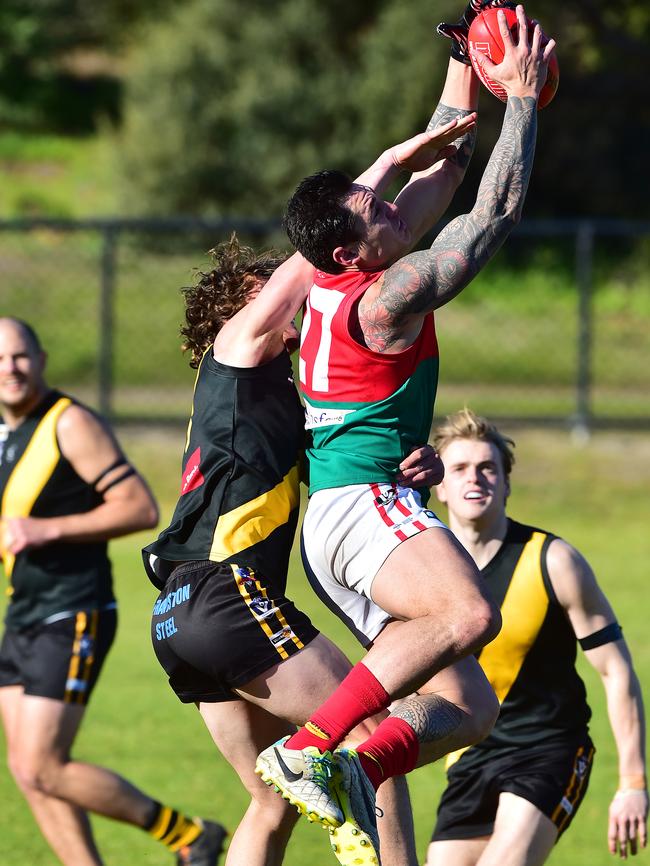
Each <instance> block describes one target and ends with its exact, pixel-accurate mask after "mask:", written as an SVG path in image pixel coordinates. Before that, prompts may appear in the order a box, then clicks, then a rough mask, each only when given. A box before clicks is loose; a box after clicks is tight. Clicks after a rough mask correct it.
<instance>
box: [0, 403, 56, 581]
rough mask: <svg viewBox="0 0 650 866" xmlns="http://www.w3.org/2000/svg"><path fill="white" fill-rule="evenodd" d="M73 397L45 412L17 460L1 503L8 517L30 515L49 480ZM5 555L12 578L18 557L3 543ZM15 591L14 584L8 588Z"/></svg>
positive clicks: (7, 573)
mask: <svg viewBox="0 0 650 866" xmlns="http://www.w3.org/2000/svg"><path fill="white" fill-rule="evenodd" d="M71 403H72V400H70V398H69V397H61V399H60V400H57V401H56V403H55V404H54V406H52V408H51V409H50V410H49V411H48V412H46V413H45V415H44V416H43V418H42V420H41V421H40V423H39V425H38V427H37V428H36V430H35V431H34V433H33V434H32V438H31V439H30V441H29V443H28V445H27V447H26V448H25V451H24V452H23V455H22V457H21V458H20V460H19V461H18V463H16V466H15V467H14V470H13V472H12V473H11V475H10V476H9V480H8V481H7V484H6V486H5V490H4V494H3V497H2V504H1V505H0V514H1V515H2V517H3V519H6V518H7V517H27V516H28V515H29V514H30V513H31V510H32V508H33V506H34V503H35V502H36V500H37V499H38V497H39V495H40V493H41V492H42V490H43V488H44V487H45V485H46V484H47V482H48V481H49V479H50V477H51V475H52V473H53V472H54V469H55V467H56V464H57V463H58V461H59V456H60V451H59V446H58V443H57V441H56V425H57V422H58V420H59V418H60V417H61V414H62V413H63V412H64V410H65V409H67V408H68V406H70V404H71ZM2 559H3V562H4V567H5V574H6V575H7V579H11V573H12V571H13V568H14V563H15V561H16V557H15V556H14V555H13V554H12V553H10V552H9V551H8V550H6V549H5V548H4V545H2ZM7 592H8V594H11V588H9V589H8V590H7Z"/></svg>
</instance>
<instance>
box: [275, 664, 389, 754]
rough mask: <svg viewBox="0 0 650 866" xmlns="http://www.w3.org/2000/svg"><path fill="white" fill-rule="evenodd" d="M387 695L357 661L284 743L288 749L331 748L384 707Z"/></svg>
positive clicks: (322, 750) (365, 668) (373, 677)
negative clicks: (326, 697) (337, 685)
mask: <svg viewBox="0 0 650 866" xmlns="http://www.w3.org/2000/svg"><path fill="white" fill-rule="evenodd" d="M389 704H390V697H389V695H388V693H387V692H386V690H385V689H384V687H383V686H382V684H381V683H380V682H379V680H378V679H376V677H375V676H374V675H373V674H372V673H371V672H370V671H369V670H368V668H367V667H366V666H365V665H364V664H363V663H362V662H359V663H358V664H356V665H355V666H354V667H353V668H352V670H351V671H350V673H349V674H348V675H347V677H346V678H345V679H344V680H343V682H342V683H341V685H340V686H339V687H338V688H337V689H336V691H335V692H334V694H333V695H331V696H330V697H329V698H328V699H327V700H326V701H325V703H324V704H321V706H320V707H319V708H318V709H317V710H316V712H315V713H314V714H313V715H312V716H311V717H310V718H309V720H308V721H307V723H306V724H305V726H304V727H302V728H300V730H299V731H297V732H296V733H295V734H294V735H293V736H292V737H290V738H289V739H288V741H287V743H286V747H287V748H288V749H304V748H305V746H316V748H317V749H320V750H321V752H324V751H325V750H326V749H335V748H336V747H337V746H338V744H339V743H340V742H341V740H343V739H344V738H345V737H346V736H347V735H348V734H349V733H350V731H351V730H352V728H354V727H355V726H356V725H358V724H359V722H362V721H363V720H364V719H367V718H369V717H370V716H374V715H375V713H379V712H381V710H385V709H386V707H387V706H388V705H389Z"/></svg>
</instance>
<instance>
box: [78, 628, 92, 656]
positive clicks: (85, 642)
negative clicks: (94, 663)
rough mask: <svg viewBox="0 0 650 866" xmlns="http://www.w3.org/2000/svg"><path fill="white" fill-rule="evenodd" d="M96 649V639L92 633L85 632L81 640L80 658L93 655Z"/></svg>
mask: <svg viewBox="0 0 650 866" xmlns="http://www.w3.org/2000/svg"><path fill="white" fill-rule="evenodd" d="M94 651H95V641H94V640H93V639H92V638H91V637H90V635H87V634H84V635H82V637H81V639H80V641H79V658H80V659H87V658H90V656H92V654H93V653H94Z"/></svg>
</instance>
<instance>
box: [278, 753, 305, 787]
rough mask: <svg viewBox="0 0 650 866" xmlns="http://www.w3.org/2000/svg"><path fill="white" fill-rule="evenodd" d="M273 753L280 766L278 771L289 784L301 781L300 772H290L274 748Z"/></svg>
mask: <svg viewBox="0 0 650 866" xmlns="http://www.w3.org/2000/svg"><path fill="white" fill-rule="evenodd" d="M273 751H274V752H275V757H276V758H277V759H278V764H279V765H280V769H281V770H282V773H283V774H284V776H285V778H287V779H288V780H289V781H290V782H298V781H300V779H302V772H300V773H294V772H293V770H290V769H289V767H287V765H286V764H285V763H284V761H283V760H282V755H281V754H280V753H279V752H278V750H277V749H276V748H275V747H274V748H273Z"/></svg>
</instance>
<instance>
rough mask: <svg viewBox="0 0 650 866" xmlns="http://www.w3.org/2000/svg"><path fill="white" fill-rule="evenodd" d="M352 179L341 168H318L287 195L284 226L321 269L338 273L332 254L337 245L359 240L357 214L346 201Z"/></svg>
mask: <svg viewBox="0 0 650 866" xmlns="http://www.w3.org/2000/svg"><path fill="white" fill-rule="evenodd" d="M351 191H352V179H351V178H350V177H349V176H348V175H347V174H345V173H344V172H342V171H319V172H318V173H317V174H312V175H310V176H309V177H306V178H305V179H304V180H303V181H301V182H300V184H299V185H298V188H297V189H296V191H295V192H294V194H293V195H292V196H291V198H290V199H289V202H288V204H287V209H286V212H285V215H284V223H283V224H284V228H285V230H286V232H287V235H288V237H289V240H290V241H291V243H292V244H293V245H294V247H295V248H296V249H297V250H298V252H299V253H302V255H303V256H304V257H305V258H306V259H307V261H309V262H311V263H312V265H314V266H315V267H317V268H318V269H319V270H321V271H325V272H326V273H330V274H337V273H340V272H341V271H342V270H343V268H342V266H340V265H338V264H337V263H336V262H335V261H334V259H333V258H332V253H333V252H334V250H335V249H336V247H339V246H345V245H346V244H349V243H353V242H354V241H358V240H361V237H362V236H361V233H360V230H359V222H358V219H357V216H356V215H355V214H354V213H353V212H352V211H351V210H350V208H348V207H347V206H346V205H345V200H346V199H347V197H348V196H349V195H350V193H351Z"/></svg>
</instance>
